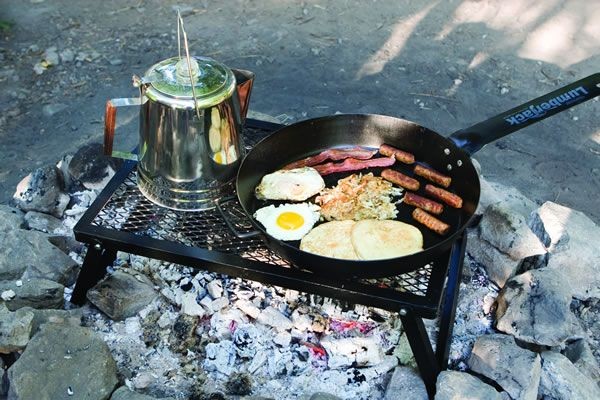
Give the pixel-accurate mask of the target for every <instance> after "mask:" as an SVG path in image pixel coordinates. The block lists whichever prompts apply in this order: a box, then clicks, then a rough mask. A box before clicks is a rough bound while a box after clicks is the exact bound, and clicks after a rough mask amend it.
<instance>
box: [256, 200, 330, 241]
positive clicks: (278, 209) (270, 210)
mask: <svg viewBox="0 0 600 400" xmlns="http://www.w3.org/2000/svg"><path fill="white" fill-rule="evenodd" d="M319 210H320V207H319V206H317V205H315V204H310V203H297V204H281V205H279V206H274V205H270V206H267V207H263V208H259V209H258V210H256V212H255V213H254V218H256V220H257V221H258V222H260V223H261V224H262V225H263V226H264V227H265V229H266V231H267V233H268V234H269V235H271V236H273V237H274V238H275V239H279V240H300V239H302V238H303V237H304V235H306V234H307V233H308V232H310V230H311V229H312V227H313V226H314V225H315V224H316V223H317V221H318V220H319V217H320V214H319ZM284 212H294V213H297V214H299V215H301V216H302V218H303V219H304V223H303V224H302V225H301V226H300V227H298V228H296V229H284V228H282V227H280V226H279V225H277V218H278V217H279V216H280V215H281V214H282V213H284Z"/></svg>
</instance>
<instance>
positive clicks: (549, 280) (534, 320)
mask: <svg viewBox="0 0 600 400" xmlns="http://www.w3.org/2000/svg"><path fill="white" fill-rule="evenodd" d="M570 304H571V290H570V287H569V285H565V278H564V276H563V275H562V274H560V273H559V272H558V271H553V270H548V269H546V268H543V269H538V270H533V271H528V272H525V273H523V274H520V275H517V276H515V277H514V278H512V279H511V280H509V281H508V282H507V283H506V286H504V288H503V289H502V291H501V292H500V294H499V295H498V299H497V309H496V319H497V322H496V328H497V329H498V330H500V331H502V332H506V333H509V334H511V335H513V336H515V337H516V338H517V339H519V340H522V341H525V342H528V343H534V344H538V345H545V346H558V345H561V344H563V343H564V342H565V341H566V340H567V339H570V338H576V337H577V335H578V333H579V331H580V330H581V328H580V327H579V324H578V323H577V320H576V318H575V316H574V315H573V313H572V312H571V310H570Z"/></svg>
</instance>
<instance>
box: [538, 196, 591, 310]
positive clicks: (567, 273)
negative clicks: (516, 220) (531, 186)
mask: <svg viewBox="0 0 600 400" xmlns="http://www.w3.org/2000/svg"><path fill="white" fill-rule="evenodd" d="M530 225H531V226H532V229H533V231H534V232H535V234H536V235H538V237H540V239H541V240H542V241H543V242H544V243H545V244H546V246H547V247H548V250H549V255H548V261H547V268H550V269H553V270H557V271H561V272H563V274H564V277H565V279H566V282H568V283H569V284H570V286H571V288H572V290H573V292H572V295H573V297H576V298H578V299H581V300H587V299H589V298H592V297H595V298H598V297H600V251H598V248H600V239H599V238H600V226H598V225H596V224H595V223H594V222H593V221H592V220H591V219H589V218H588V217H587V216H586V215H585V214H583V213H581V212H579V211H575V210H572V209H570V208H567V207H563V206H561V205H559V204H556V203H552V202H546V203H544V204H543V205H542V206H541V207H540V208H539V209H538V210H537V211H536V213H535V215H534V217H533V218H532V220H531V221H530Z"/></svg>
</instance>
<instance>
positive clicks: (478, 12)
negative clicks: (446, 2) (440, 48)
mask: <svg viewBox="0 0 600 400" xmlns="http://www.w3.org/2000/svg"><path fill="white" fill-rule="evenodd" d="M558 2H559V1H558V0H545V1H542V2H536V3H535V4H532V2H531V1H530V0H506V1H503V2H501V3H494V2H481V1H471V0H466V1H463V2H462V4H461V5H460V6H458V7H457V8H456V11H455V12H454V15H453V17H452V19H451V21H450V22H448V23H447V24H446V25H445V26H444V27H443V28H442V30H441V31H440V33H439V34H438V37H437V39H438V40H443V39H444V38H446V36H448V35H449V34H450V33H451V32H452V31H454V30H455V29H456V28H457V27H458V26H459V25H462V24H475V23H482V24H485V25H487V26H488V27H489V28H491V29H494V30H496V31H503V32H504V33H508V34H514V35H518V36H522V35H525V34H526V33H527V32H528V31H529V28H531V26H532V25H534V24H535V23H537V22H538V20H539V19H540V18H541V17H543V16H545V15H546V14H547V13H548V12H551V11H552V9H553V8H554V7H555V6H556V4H557V3H558Z"/></svg>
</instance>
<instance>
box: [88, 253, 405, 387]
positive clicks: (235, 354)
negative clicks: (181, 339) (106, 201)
mask: <svg viewBox="0 0 600 400" xmlns="http://www.w3.org/2000/svg"><path fill="white" fill-rule="evenodd" d="M117 264H129V266H130V267H132V268H133V269H135V270H137V271H140V272H143V273H144V274H146V275H147V276H149V277H150V278H151V279H152V280H153V282H154V284H155V285H156V287H157V288H159V289H160V290H161V293H162V294H163V297H161V298H160V299H159V300H156V301H155V302H154V303H152V304H151V305H149V306H148V307H147V308H145V309H144V310H142V311H141V312H140V313H139V315H138V316H137V317H133V318H129V319H127V320H125V321H122V322H119V323H116V322H113V321H110V320H108V319H107V318H105V317H103V316H102V315H101V314H100V313H99V312H97V311H96V312H95V314H94V318H93V324H92V326H93V327H94V329H96V330H98V331H100V332H102V333H103V334H104V337H105V340H106V341H107V343H108V344H109V347H110V348H111V351H112V352H113V355H114V356H115V359H116V360H117V364H118V366H119V371H121V373H122V374H123V375H124V376H125V378H126V382H127V384H128V386H130V387H131V388H135V389H137V390H142V391H143V392H145V393H153V394H158V393H159V392H158V388H159V387H162V388H163V389H162V391H161V392H160V393H161V394H163V395H171V396H175V397H176V398H185V397H184V396H185V394H186V393H187V392H186V390H188V389H189V387H190V386H191V385H192V384H193V382H194V379H196V378H197V376H196V373H195V372H189V370H190V368H191V367H190V366H195V367H194V368H199V370H201V371H203V373H205V374H206V375H207V379H208V381H210V382H212V384H214V386H215V388H216V389H219V390H224V388H225V386H224V385H225V382H226V381H227V379H228V377H229V375H231V373H233V372H238V371H239V372H247V373H249V374H251V375H252V376H253V381H254V383H253V394H254V395H260V394H261V393H263V394H264V395H266V396H268V397H275V398H290V399H294V398H301V396H302V395H303V394H306V393H307V392H306V391H307V388H310V389H309V390H310V391H311V392H313V391H318V390H319V389H320V390H323V391H328V392H330V393H332V391H333V393H332V394H336V395H338V396H340V397H342V398H355V399H368V398H379V397H381V395H382V390H383V389H382V388H384V387H385V385H384V381H385V378H386V375H387V374H388V372H389V371H390V370H391V369H393V368H394V366H395V365H396V364H397V361H394V360H396V358H395V357H393V356H386V355H385V354H386V352H390V354H391V350H393V348H394V346H395V345H396V344H397V343H398V340H399V337H400V333H401V327H400V323H399V320H398V319H397V318H395V317H394V314H392V313H387V312H385V311H383V310H376V312H375V314H377V315H378V317H379V318H382V316H383V318H384V319H385V318H387V319H388V321H386V322H384V323H377V322H375V321H374V320H372V319H370V317H369V316H370V315H372V314H374V311H373V309H370V308H368V307H364V306H351V307H349V306H347V305H344V304H339V303H337V302H335V301H332V300H331V299H327V298H323V297H320V296H310V295H307V294H305V293H301V292H297V291H292V290H286V289H283V288H280V287H273V286H267V285H262V284H260V283H256V282H250V281H245V280H242V279H237V278H236V279H233V278H229V277H226V276H221V275H218V274H214V273H209V272H203V271H201V272H198V271H197V270H194V269H192V268H189V267H183V266H180V265H175V264H169V263H163V262H158V261H156V260H151V259H146V258H143V257H139V256H133V255H132V256H129V257H127V255H126V254H119V257H118V260H117ZM201 295H203V296H202V297H200V296H201ZM213 295H214V296H217V295H221V296H219V297H216V298H213ZM152 313H155V314H156V317H155V320H154V321H155V322H154V324H153V325H154V326H155V328H156V329H157V330H158V339H157V342H156V343H155V344H154V346H153V347H148V346H147V345H146V344H145V343H144V341H143V339H142V336H143V332H142V331H143V329H142V328H141V324H142V321H144V319H147V318H150V316H151V314H152ZM180 313H187V314H188V315H194V316H196V317H197V318H198V321H199V324H198V327H197V329H196V335H197V336H198V338H202V339H203V340H205V344H204V345H199V346H198V347H196V346H192V347H191V348H189V349H188V352H187V354H185V355H182V354H178V353H174V352H173V351H172V350H170V348H169V340H168V338H169V334H170V332H171V330H172V327H173V324H174V321H175V320H176V319H177V318H178V315H179V314H180ZM316 327H319V328H320V331H319V332H315V331H313V330H312V329H313V328H316ZM364 346H366V347H367V349H368V351H363V350H362V348H363V347H364ZM390 357H391V358H390ZM392 361H394V362H392ZM357 366H362V368H356V367H357ZM307 385H308V386H307ZM334 385H335V388H334Z"/></svg>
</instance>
